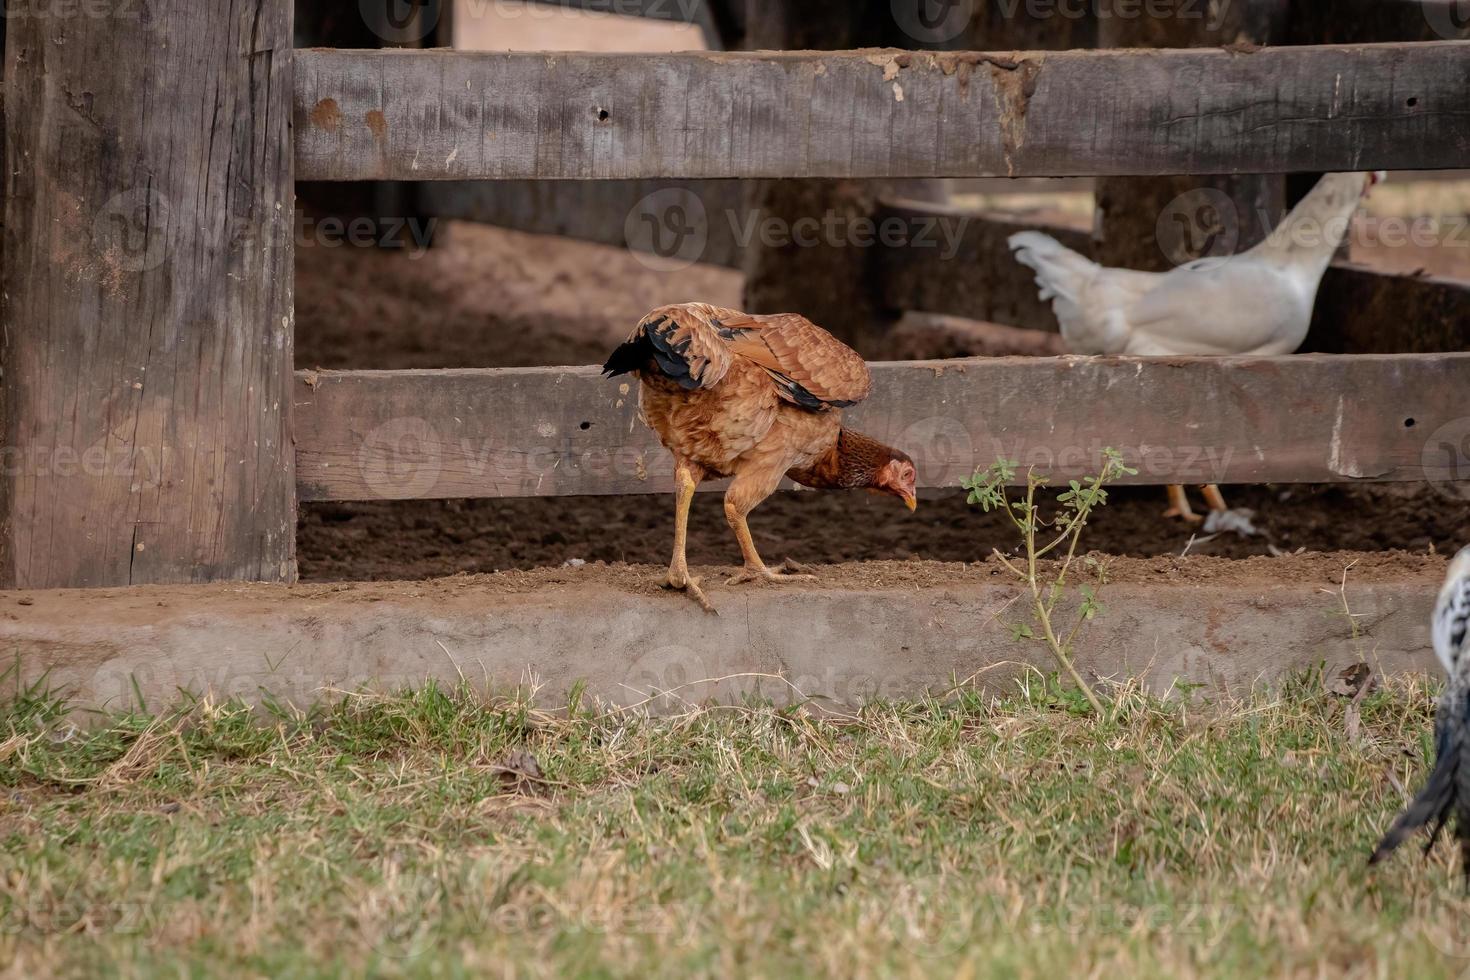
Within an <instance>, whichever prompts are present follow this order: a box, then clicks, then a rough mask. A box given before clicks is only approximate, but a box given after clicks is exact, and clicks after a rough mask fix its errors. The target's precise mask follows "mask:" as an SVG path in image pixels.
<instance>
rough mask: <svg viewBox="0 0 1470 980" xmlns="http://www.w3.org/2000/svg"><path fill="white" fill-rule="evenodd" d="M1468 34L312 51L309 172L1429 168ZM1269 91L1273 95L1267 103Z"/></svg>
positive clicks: (1448, 124)
mask: <svg viewBox="0 0 1470 980" xmlns="http://www.w3.org/2000/svg"><path fill="white" fill-rule="evenodd" d="M1467 90H1470V43H1467V42H1458V41H1445V42H1439V43H1430V44H1383V45H1362V46H1351V47H1298V48H1267V49H1264V50H1260V51H1256V52H1252V53H1239V52H1233V51H1225V50H1219V49H1195V50H1160V51H1062V52H1047V53H1041V52H1027V53H1020V54H1017V53H1008V54H982V53H977V52H932V53H916V52H902V51H849V52H837V53H816V52H750V53H689V54H671V55H662V56H659V57H649V56H647V55H619V54H544V53H468V52H465V53H449V52H440V51H435V52H408V51H302V52H299V53H298V55H297V71H296V88H295V138H296V152H297V166H298V168H299V169H298V176H300V177H301V178H302V179H323V180H374V179H391V178H400V179H406V180H444V179H484V178H490V179H514V178H565V179H581V180H588V179H600V178H621V179H631V178H642V177H679V178H716V177H962V176H1027V175H1034V176H1068V175H1106V174H1169V173H1193V174H1206V173H1239V172H1248V173H1263V172H1287V171H1295V170H1353V169H1357V170H1368V169H1405V170H1415V169H1440V168H1453V167H1456V166H1460V165H1462V164H1463V163H1464V161H1465V160H1466V159H1467V158H1470V104H1467V103H1466V101H1465V98H1464V93H1465V92H1466V91H1467ZM1262 93H1268V94H1269V98H1263V95H1262Z"/></svg>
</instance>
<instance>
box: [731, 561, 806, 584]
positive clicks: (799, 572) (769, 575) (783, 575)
mask: <svg viewBox="0 0 1470 980" xmlns="http://www.w3.org/2000/svg"><path fill="white" fill-rule="evenodd" d="M816 580H817V577H816V576H815V575H813V574H811V569H810V568H809V567H808V566H806V565H802V564H800V563H798V562H794V561H792V560H791V559H790V558H788V559H786V560H785V561H784V562H782V563H781V564H780V565H777V566H776V567H775V568H767V567H766V566H765V565H746V566H745V570H744V571H742V572H740V573H739V574H737V575H733V576H731V577H730V578H728V579H726V580H725V584H726V585H743V584H745V583H746V582H756V581H764V582H815V581H816Z"/></svg>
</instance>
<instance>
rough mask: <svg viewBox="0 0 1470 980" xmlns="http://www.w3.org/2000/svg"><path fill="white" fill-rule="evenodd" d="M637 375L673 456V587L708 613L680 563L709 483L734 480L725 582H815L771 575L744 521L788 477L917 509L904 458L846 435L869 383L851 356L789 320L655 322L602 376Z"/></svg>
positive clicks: (728, 503)
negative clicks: (734, 546) (696, 504)
mask: <svg viewBox="0 0 1470 980" xmlns="http://www.w3.org/2000/svg"><path fill="white" fill-rule="evenodd" d="M603 371H604V373H606V374H607V375H608V376H610V377H614V376H617V375H620V374H629V373H632V374H637V375H638V377H639V380H640V381H641V382H642V384H641V390H640V392H639V404H640V406H641V408H642V412H643V419H644V421H645V422H647V423H648V426H649V428H651V429H653V431H654V432H655V433H657V434H658V438H659V441H660V442H662V443H663V444H664V446H665V447H666V448H667V449H668V450H669V452H671V453H673V456H674V484H675V491H674V492H675V504H676V506H675V511H674V516H675V523H674V555H673V560H672V561H671V562H670V564H669V579H668V584H669V587H670V588H673V589H677V590H681V591H684V592H685V593H686V594H688V595H689V596H690V597H692V598H693V599H694V600H695V601H696V602H698V603H699V604H700V606H701V607H703V608H704V609H705V611H707V612H713V611H714V608H713V606H711V604H710V602H709V600H708V598H707V597H706V596H705V594H704V592H703V590H702V589H701V588H700V583H699V580H698V579H696V578H691V577H690V575H689V568H688V565H687V563H686V560H685V553H684V552H685V542H686V537H687V529H688V524H689V506H690V504H691V502H692V501H693V499H694V491H695V489H696V488H697V487H698V486H699V484H700V482H701V481H703V480H706V479H716V478H722V477H733V479H732V480H731V482H730V486H729V489H727V490H726V491H725V519H726V520H727V521H728V522H729V525H730V529H731V530H732V531H734V532H735V538H736V540H737V541H739V543H740V552H741V554H742V555H743V556H744V559H745V570H744V571H743V572H741V573H740V574H739V575H736V576H735V577H733V578H731V579H730V580H729V583H728V584H731V585H737V584H740V583H744V582H751V581H772V582H779V581H786V580H790V579H799V578H811V577H812V576H811V575H803V574H795V573H796V571H797V569H796V568H794V567H793V566H792V563H791V561H790V560H789V559H788V560H787V562H786V563H785V565H784V566H783V567H782V568H780V569H771V568H767V567H766V564H765V563H764V562H763V561H762V560H761V557H760V554H759V553H758V552H757V551H756V548H755V542H753V541H752V540H751V536H750V528H749V526H748V525H747V523H746V518H747V516H748V515H749V514H750V512H751V510H753V509H754V508H755V507H756V506H757V505H758V504H759V503H760V502H761V501H763V500H765V499H766V498H767V497H769V496H770V495H771V494H772V493H774V492H775V490H776V487H777V485H778V484H779V483H780V482H781V478H782V477H783V476H787V477H790V478H791V479H792V480H794V481H796V482H797V483H800V484H802V485H803V486H808V487H813V488H815V489H819V490H837V489H868V490H872V491H874V492H876V493H883V494H891V495H892V496H895V497H898V498H900V499H901V500H903V502H904V503H905V504H907V505H908V507H909V509H910V510H913V509H914V507H915V503H916V497H915V491H914V485H915V470H914V463H913V460H911V459H910V458H909V457H908V456H907V455H905V454H904V453H902V452H900V451H898V450H897V449H892V448H890V447H888V446H885V445H883V444H882V443H879V442H878V441H877V440H875V439H870V438H868V437H867V436H864V435H862V434H861V433H857V432H853V431H852V430H850V429H845V428H843V426H842V410H843V409H844V408H847V407H848V406H850V405H854V404H856V403H857V402H859V401H861V400H862V399H863V398H865V397H867V394H868V391H869V389H870V388H871V387H872V376H871V375H870V374H869V372H868V366H867V365H866V364H865V363H863V359H862V357H860V356H859V355H858V354H857V352H856V351H854V350H852V349H851V348H850V347H848V346H847V345H845V344H843V343H842V342H840V341H839V340H837V338H835V337H833V336H832V335H831V334H829V333H828V332H827V331H825V330H823V329H822V328H821V327H819V326H817V325H816V324H814V323H812V322H811V321H810V320H808V319H806V318H805V317H802V316H798V315H796V314H794V313H783V314H776V315H770V316H760V315H751V314H747V313H741V312H739V311H736V310H727V309H721V308H720V307H716V306H710V305H708V304H706V303H684V304H679V305H674V306H663V307H659V308H658V309H656V310H654V311H653V312H652V313H649V314H648V315H647V316H646V317H644V318H643V321H642V322H641V323H639V324H638V327H637V329H635V330H634V331H633V334H632V336H630V337H629V338H628V339H627V341H626V342H625V343H623V344H622V345H621V346H620V347H618V349H617V350H615V351H613V353H612V356H611V357H610V358H608V361H607V364H606V365H605V366H604V367H603Z"/></svg>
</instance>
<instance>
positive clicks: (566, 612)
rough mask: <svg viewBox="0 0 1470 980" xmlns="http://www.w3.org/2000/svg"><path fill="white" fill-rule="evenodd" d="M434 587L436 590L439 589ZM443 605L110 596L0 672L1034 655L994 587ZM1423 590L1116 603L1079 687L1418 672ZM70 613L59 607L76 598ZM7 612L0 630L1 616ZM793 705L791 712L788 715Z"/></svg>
mask: <svg viewBox="0 0 1470 980" xmlns="http://www.w3.org/2000/svg"><path fill="white" fill-rule="evenodd" d="M449 581H450V582H453V581H455V580H449ZM463 581H464V582H465V583H466V584H463V585H455V586H444V585H443V584H428V583H426V584H425V585H424V588H423V589H422V591H419V592H415V591H413V590H414V586H397V587H396V589H394V590H386V589H385V588H384V587H381V586H375V585H371V584H364V585H348V586H328V587H323V586H316V587H312V586H297V587H294V588H282V587H270V586H240V587H221V586H200V587H189V588H173V589H166V590H164V589H146V588H145V589H133V590H126V591H121V592H114V593H104V594H96V593H92V594H88V593H76V592H69V593H68V592H37V593H28V594H26V595H24V596H21V594H19V593H0V613H3V615H0V651H3V654H4V656H6V657H7V658H15V659H16V660H17V661H18V663H19V666H20V678H21V680H22V682H23V683H32V682H35V681H36V680H38V679H41V678H42V677H45V678H46V680H47V683H48V684H49V685H50V686H51V687H52V688H53V689H57V690H59V691H63V692H64V693H66V694H67V695H68V696H69V697H71V698H72V699H74V701H75V702H76V703H77V705H78V706H79V707H83V708H101V709H108V710H119V709H124V708H127V707H130V706H134V705H135V693H136V694H141V696H142V698H143V699H144V701H145V704H146V706H147V707H150V708H155V709H156V708H159V707H162V706H164V705H167V704H170V703H173V702H175V701H177V700H178V699H179V697H180V692H181V691H188V692H192V693H194V694H212V695H214V696H216V697H229V696H241V697H244V698H246V699H250V700H255V699H258V698H259V697H260V696H261V694H262V692H270V693H271V694H272V695H274V696H276V697H278V698H282V699H284V700H287V701H289V702H291V703H294V704H297V705H306V704H309V703H311V702H314V701H318V700H321V699H322V698H323V697H330V696H331V695H332V694H333V693H334V692H341V691H350V690H355V689H358V688H362V687H375V688H388V689H392V688H398V687H404V686H419V685H422V684H423V683H424V681H425V680H427V679H429V678H438V679H440V680H444V681H454V680H457V679H458V678H459V677H460V676H461V675H463V676H464V677H465V678H466V679H467V680H468V681H470V682H471V683H472V684H473V685H475V686H476V687H478V688H483V689H486V690H493V691H507V690H510V689H514V688H523V687H526V686H530V685H534V686H538V687H539V690H540V693H539V696H538V703H539V704H541V705H543V706H547V707H558V706H560V705H561V704H563V703H564V700H565V697H566V695H567V693H568V692H569V691H570V690H571V689H572V687H573V686H574V685H575V684H576V683H577V682H579V681H581V682H585V684H586V690H587V693H588V694H589V695H592V696H595V697H597V698H601V699H604V700H606V701H609V702H613V703H616V704H620V705H630V704H637V703H643V702H649V703H650V706H651V707H653V708H655V709H656V710H668V709H673V708H677V707H681V706H683V705H685V704H687V703H690V702H695V703H698V702H703V701H706V700H709V699H715V700H720V701H729V700H732V699H739V698H741V697H743V696H745V695H751V694H759V695H762V696H768V697H771V698H774V699H776V700H778V701H787V700H791V699H792V698H796V697H799V696H801V695H805V696H807V697H812V698H817V699H820V700H822V701H830V702H831V703H833V704H836V705H843V706H852V705H856V704H859V703H861V702H862V701H864V700H866V699H869V698H872V697H875V696H877V697H884V698H897V697H905V696H913V695H918V694H922V693H924V692H929V691H944V690H948V689H950V688H951V687H952V686H953V684H954V682H955V681H956V680H961V681H963V680H965V679H973V680H974V681H975V682H976V683H978V684H981V685H982V686H985V687H987V688H990V689H999V688H1000V687H1003V686H1005V685H1007V684H1009V683H1011V682H1012V680H1013V679H1014V678H1016V677H1017V676H1019V675H1020V674H1021V673H1023V672H1024V670H1025V669H1026V668H1025V665H1027V664H1033V665H1035V666H1037V667H1039V668H1040V669H1042V670H1044V671H1050V670H1052V669H1053V668H1052V666H1051V662H1050V658H1049V656H1048V655H1047V653H1046V651H1045V650H1044V649H1043V648H1041V647H1040V646H1039V645H1037V644H1034V643H1026V642H1018V641H1016V640H1015V639H1013V637H1012V631H1011V624H1012V623H1013V622H1020V621H1023V620H1026V619H1027V618H1028V617H1027V614H1026V613H1025V611H1024V606H1023V605H1022V604H1021V602H1019V601H1018V599H1019V592H1018V591H1017V590H1016V589H1015V588H1013V587H1010V586H1007V585H993V584H984V583H974V584H970V583H959V584H955V585H953V586H944V587H934V586H916V587H913V588H901V587H885V588H871V589H848V590H845V589H836V588H803V589H801V590H800V591H786V590H784V589H782V588H778V587H757V588H754V589H751V590H749V591H747V592H744V593H739V594H736V593H732V592H725V593H723V594H721V596H720V597H719V600H720V602H721V605H722V609H723V613H724V614H723V615H721V616H719V617H709V616H705V615H703V614H701V613H700V612H699V611H698V610H697V609H695V608H694V607H693V605H692V604H690V603H688V602H686V601H685V600H683V599H682V598H679V597H677V596H669V595H662V594H650V593H649V591H648V590H645V591H643V592H635V591H628V590H624V589H619V588H616V587H613V586H610V585H607V584H605V583H599V582H589V583H586V584H580V583H579V584H574V585H570V586H565V587H563V586H558V585H548V586H544V587H537V588H533V589H530V590H527V591H521V592H513V593H506V592H502V591H494V590H490V589H486V588H477V587H476V585H475V583H474V580H473V579H471V580H463ZM1435 584H1436V583H1432V582H1417V581H1405V582H1402V583H1400V582H1392V583H1377V584H1363V585H1356V586H1355V585H1352V584H1349V586H1348V588H1347V598H1348V601H1349V603H1350V605H1351V608H1352V611H1353V613H1354V614H1355V618H1356V622H1357V623H1358V631H1359V635H1358V637H1356V638H1354V636H1353V627H1352V625H1351V623H1352V621H1351V620H1349V618H1348V616H1347V614H1346V613H1345V612H1344V610H1343V606H1342V598H1341V597H1340V596H1339V595H1338V594H1337V593H1336V592H1335V591H1332V590H1329V589H1325V588H1322V587H1320V586H1316V585H1308V584H1295V585H1282V586H1277V587H1273V588H1271V589H1270V590H1269V591H1263V590H1262V589H1261V588H1259V587H1257V588H1241V587H1234V586H1218V585H1210V584H1195V585H1184V584H1178V585H1175V584H1160V585H1156V586H1155V585H1137V584H1119V585H1114V586H1109V587H1107V588H1106V589H1105V590H1104V593H1103V596H1102V602H1103V604H1104V609H1103V611H1102V612H1101V613H1100V614H1099V616H1098V617H1097V618H1096V619H1095V620H1094V621H1093V622H1092V623H1091V624H1089V625H1088V627H1086V628H1085V629H1084V632H1083V636H1082V639H1081V640H1080V643H1079V658H1078V659H1079V666H1080V667H1081V669H1082V670H1083V672H1084V674H1085V675H1090V676H1097V677H1108V678H1115V679H1125V678H1137V679H1139V680H1141V681H1142V682H1144V683H1145V684H1147V685H1148V686H1149V687H1151V688H1153V689H1155V690H1164V689H1167V688H1168V687H1169V686H1170V685H1171V684H1173V683H1175V682H1186V683H1189V684H1199V685H1203V686H1204V687H1205V688H1207V689H1209V690H1212V691H1221V692H1234V693H1239V692H1242V691H1244V690H1246V689H1248V688H1250V687H1251V686H1252V685H1255V684H1259V683H1262V682H1266V683H1269V682H1272V681H1275V680H1277V679H1279V678H1281V677H1282V676H1283V675H1285V674H1288V673H1291V672H1293V671H1298V670H1303V669H1307V668H1312V667H1315V666H1317V665H1318V664H1325V665H1326V667H1327V668H1328V669H1329V670H1337V669H1340V668H1342V667H1344V666H1347V665H1349V664H1352V663H1357V662H1360V661H1367V662H1369V663H1372V664H1373V665H1374V666H1375V667H1377V668H1378V669H1380V670H1382V671H1384V672H1386V673H1395V672H1403V671H1421V672H1427V671H1433V670H1434V669H1435V663H1434V658H1433V654H1432V651H1431V649H1430V645H1429V629H1428V622H1429V613H1430V607H1431V605H1432V602H1433V596H1434V586H1435ZM83 596H84V597H85V598H86V601H85V602H79V601H78V599H79V597H83ZM6 610H8V611H6ZM798 692H800V693H799V694H798Z"/></svg>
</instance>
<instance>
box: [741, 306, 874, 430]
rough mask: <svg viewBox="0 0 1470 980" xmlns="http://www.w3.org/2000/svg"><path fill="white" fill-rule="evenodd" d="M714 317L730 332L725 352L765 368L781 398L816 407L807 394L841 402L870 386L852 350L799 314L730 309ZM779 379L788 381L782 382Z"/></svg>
mask: <svg viewBox="0 0 1470 980" xmlns="http://www.w3.org/2000/svg"><path fill="white" fill-rule="evenodd" d="M717 319H718V322H719V326H720V327H722V328H724V330H725V331H726V332H735V336H734V337H732V338H731V339H730V340H729V341H728V346H729V349H730V351H731V352H732V353H734V354H738V355H739V356H741V357H744V358H747V359H748V360H751V361H754V362H755V363H756V364H759V365H760V366H761V367H763V368H765V369H766V370H767V371H769V372H770V373H771V375H772V376H773V379H774V380H776V381H777V388H778V389H779V390H780V392H781V397H782V398H784V399H786V400H787V401H790V402H793V403H795V404H798V405H805V406H806V407H818V406H813V405H811V404H809V402H810V401H811V400H812V399H815V400H816V401H817V402H820V403H823V404H826V405H837V406H846V405H851V404H854V403H856V402H860V401H862V400H863V399H864V398H866V397H867V396H868V392H869V391H870V390H871V389H872V386H873V377H872V375H871V374H870V373H869V372H868V365H867V363H866V362H864V361H863V359H862V357H861V356H860V355H859V354H858V352H857V351H855V350H853V349H852V348H851V347H848V346H847V345H846V344H844V343H843V342H842V341H840V340H838V339H837V338H836V337H834V336H832V335H831V334H830V333H828V332H827V331H825V330H823V329H822V328H821V327H819V326H817V325H816V324H815V323H813V322H812V321H810V320H808V319H807V318H806V317H804V316H800V315H798V314H795V313H778V314H774V315H769V316H752V315H750V314H734V315H732V316H721V317H718V318H717ZM783 379H784V380H785V381H787V382H790V384H782V383H781V382H782V380H783ZM791 385H795V386H797V387H798V388H799V389H801V390H793V388H792V387H791ZM803 394H809V395H810V398H804V397H803Z"/></svg>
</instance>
